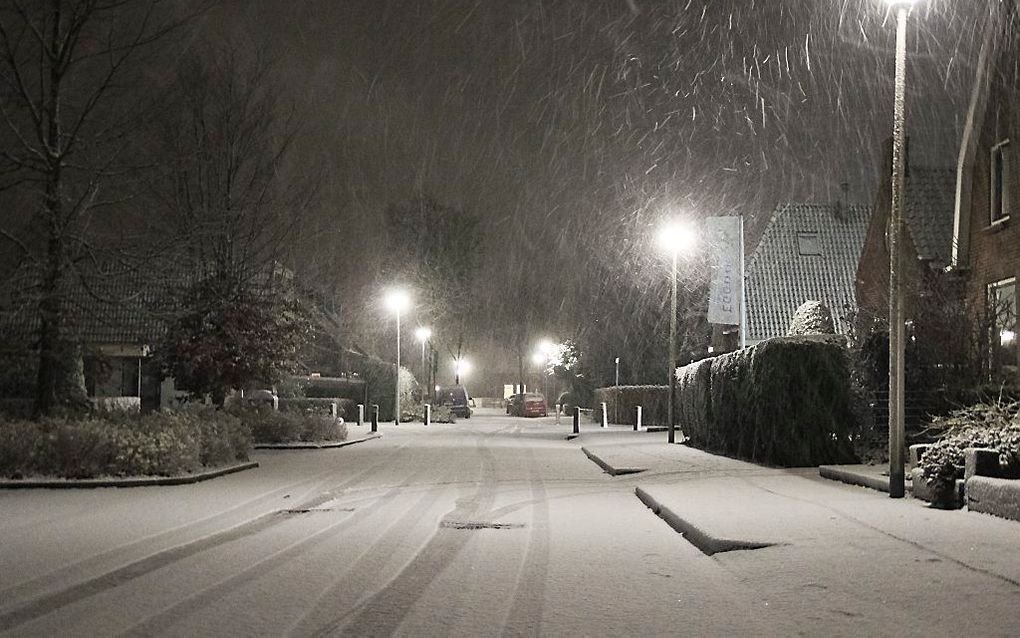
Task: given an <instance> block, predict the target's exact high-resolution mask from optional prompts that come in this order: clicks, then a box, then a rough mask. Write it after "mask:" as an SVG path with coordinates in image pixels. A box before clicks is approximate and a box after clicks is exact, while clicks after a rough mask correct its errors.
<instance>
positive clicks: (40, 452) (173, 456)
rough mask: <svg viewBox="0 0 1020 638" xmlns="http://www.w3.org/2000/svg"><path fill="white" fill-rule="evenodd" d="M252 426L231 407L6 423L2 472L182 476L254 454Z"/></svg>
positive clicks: (0, 445) (0, 440)
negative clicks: (229, 410)
mask: <svg viewBox="0 0 1020 638" xmlns="http://www.w3.org/2000/svg"><path fill="white" fill-rule="evenodd" d="M251 446H252V437H251V432H250V431H249V430H248V429H247V428H245V427H244V426H243V425H242V424H241V421H240V420H239V419H237V418H236V417H234V416H231V415H229V414H227V413H225V412H223V411H214V410H202V411H188V412H176V413H155V414H149V415H145V416H138V415H127V414H111V415H105V416H104V417H103V418H89V419H85V420H67V419H48V420H44V421H12V422H6V423H0V476H2V477H4V478H12V479H20V478H31V477H37V476H38V477H57V478H69V479H85V478H95V477H100V476H177V475H183V474H189V473H192V472H196V471H199V470H201V469H203V468H206V467H216V466H221V465H227V464H230V463H235V462H238V461H246V460H248V454H249V453H250V451H251Z"/></svg>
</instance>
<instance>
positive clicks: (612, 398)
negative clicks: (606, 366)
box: [595, 385, 669, 425]
mask: <svg viewBox="0 0 1020 638" xmlns="http://www.w3.org/2000/svg"><path fill="white" fill-rule="evenodd" d="M668 402H669V386H665V385H619V386H611V387H608V388H598V389H596V390H595V409H596V415H597V412H598V409H599V408H600V406H601V404H602V403H605V404H606V412H607V413H608V415H609V422H610V423H625V424H627V425H634V421H635V420H636V419H637V406H639V405H640V406H641V422H642V424H643V425H658V424H665V423H666V406H667V404H668ZM596 418H598V417H597V416H596Z"/></svg>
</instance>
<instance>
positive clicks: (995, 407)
mask: <svg viewBox="0 0 1020 638" xmlns="http://www.w3.org/2000/svg"><path fill="white" fill-rule="evenodd" d="M931 430H933V431H936V432H939V433H940V438H939V440H938V441H936V442H935V443H933V444H932V445H930V446H929V447H928V449H927V450H926V451H925V453H924V455H923V456H922V457H921V460H920V462H919V464H918V466H919V467H920V469H921V472H922V475H923V476H924V480H925V482H926V483H927V484H928V485H929V486H931V487H932V489H933V490H934V491H935V493H936V494H944V493H947V492H949V491H952V490H953V489H954V485H955V483H956V480H957V479H961V478H963V472H964V467H965V459H964V450H966V449H967V448H971V447H973V448H988V449H993V450H997V451H998V453H999V464H1000V465H1001V466H1004V469H1005V471H1006V472H1009V473H1016V472H1018V471H1020V403H1018V402H1006V401H1001V400H999V401H994V402H990V403H980V404H978V405H974V406H970V407H967V408H963V409H960V410H956V411H954V412H951V413H950V414H948V415H946V416H943V417H936V418H935V419H934V420H933V421H932V424H931Z"/></svg>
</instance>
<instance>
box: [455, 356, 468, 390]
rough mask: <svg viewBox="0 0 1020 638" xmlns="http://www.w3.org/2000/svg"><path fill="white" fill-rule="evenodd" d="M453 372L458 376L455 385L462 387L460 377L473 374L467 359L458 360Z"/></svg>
mask: <svg viewBox="0 0 1020 638" xmlns="http://www.w3.org/2000/svg"><path fill="white" fill-rule="evenodd" d="M453 372H454V374H455V375H456V376H457V378H456V379H455V381H454V383H455V384H456V385H460V377H461V376H462V375H467V373H469V372H471V364H470V363H468V360H467V359H457V360H456V361H454V362H453Z"/></svg>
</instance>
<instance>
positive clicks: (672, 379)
mask: <svg viewBox="0 0 1020 638" xmlns="http://www.w3.org/2000/svg"><path fill="white" fill-rule="evenodd" d="M677 252H678V251H677V248H676V247H675V246H674V247H673V269H672V275H673V276H672V282H671V284H672V294H671V295H670V300H669V404H668V405H667V406H666V419H667V420H668V424H667V428H668V430H667V431H668V438H667V441H668V442H669V443H676V425H675V423H674V422H673V401H674V400H675V398H676V374H675V371H676V261H677Z"/></svg>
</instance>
